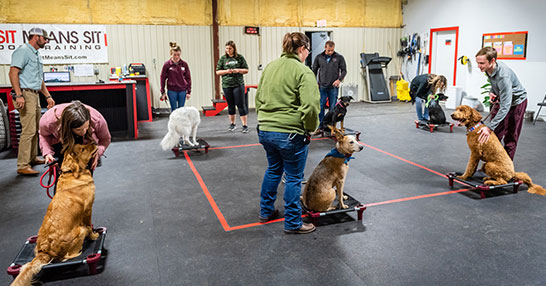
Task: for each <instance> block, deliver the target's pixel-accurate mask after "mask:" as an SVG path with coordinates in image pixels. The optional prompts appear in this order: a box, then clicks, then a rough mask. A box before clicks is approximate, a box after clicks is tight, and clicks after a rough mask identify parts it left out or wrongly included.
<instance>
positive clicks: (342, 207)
mask: <svg viewBox="0 0 546 286" xmlns="http://www.w3.org/2000/svg"><path fill="white" fill-rule="evenodd" d="M348 208H349V206H348V205H346V204H340V205H339V209H342V210H344V209H348Z"/></svg>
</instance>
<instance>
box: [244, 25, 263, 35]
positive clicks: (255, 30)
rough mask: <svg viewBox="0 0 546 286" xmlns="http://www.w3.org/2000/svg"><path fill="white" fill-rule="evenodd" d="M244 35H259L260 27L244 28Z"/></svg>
mask: <svg viewBox="0 0 546 286" xmlns="http://www.w3.org/2000/svg"><path fill="white" fill-rule="evenodd" d="M245 34H249V35H259V34H260V27H251V26H245Z"/></svg>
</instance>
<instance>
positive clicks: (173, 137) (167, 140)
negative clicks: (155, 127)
mask: <svg viewBox="0 0 546 286" xmlns="http://www.w3.org/2000/svg"><path fill="white" fill-rule="evenodd" d="M179 140H180V138H179V137H178V135H177V134H176V132H174V131H173V130H172V129H171V128H169V132H167V135H165V137H163V140H161V144H160V145H161V148H162V149H163V151H167V150H169V149H171V148H172V147H174V146H176V144H178V142H179Z"/></svg>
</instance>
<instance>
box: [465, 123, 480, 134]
mask: <svg viewBox="0 0 546 286" xmlns="http://www.w3.org/2000/svg"><path fill="white" fill-rule="evenodd" d="M482 124H483V123H481V122H479V123H478V124H476V125H474V127H472V128H470V129H468V132H472V131H474V130H476V128H478V127H480V125H482Z"/></svg>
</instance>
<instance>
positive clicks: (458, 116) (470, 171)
mask: <svg viewBox="0 0 546 286" xmlns="http://www.w3.org/2000/svg"><path fill="white" fill-rule="evenodd" d="M451 118H453V119H454V120H457V121H459V123H460V124H461V125H464V126H466V130H467V134H466V142H467V143H468V147H469V148H470V159H469V160H468V164H467V166H466V170H465V172H464V174H463V175H462V176H457V178H459V179H461V180H466V179H468V178H469V177H472V175H474V173H475V172H476V168H477V167H478V163H479V162H480V160H481V161H484V162H485V163H484V164H483V167H482V171H483V172H484V173H485V174H486V175H487V177H485V178H484V179H483V180H484V184H486V185H504V184H507V183H508V181H510V180H512V179H516V180H521V181H523V182H524V183H525V184H526V185H527V186H528V190H527V191H528V192H529V193H534V194H539V195H543V196H544V195H546V190H545V189H544V188H543V187H541V186H539V185H535V184H533V181H532V180H531V178H530V177H529V175H527V174H526V173H523V172H516V171H515V170H514V163H513V162H512V159H510V157H509V156H508V153H506V150H504V147H502V145H501V143H500V141H499V139H498V138H497V136H496V135H495V133H493V132H492V133H491V136H490V137H489V139H488V140H487V142H485V143H483V144H480V143H479V142H478V137H479V136H480V134H479V133H478V131H479V130H480V129H482V128H486V126H485V125H484V124H483V123H482V122H481V120H482V115H481V114H480V113H479V112H478V111H476V110H475V109H474V108H472V107H470V106H467V105H461V106H458V107H457V109H455V111H454V112H453V114H451Z"/></svg>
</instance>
